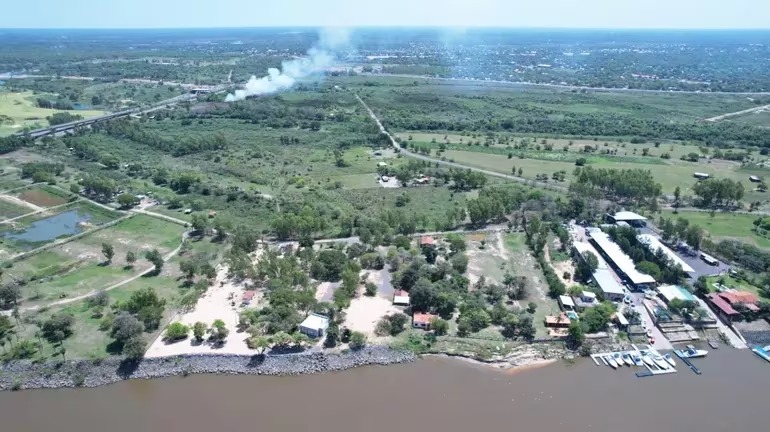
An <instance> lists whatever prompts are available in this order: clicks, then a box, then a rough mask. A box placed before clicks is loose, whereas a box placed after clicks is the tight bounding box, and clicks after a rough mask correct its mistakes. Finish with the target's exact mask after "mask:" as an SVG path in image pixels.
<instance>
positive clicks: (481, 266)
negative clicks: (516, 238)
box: [465, 232, 512, 286]
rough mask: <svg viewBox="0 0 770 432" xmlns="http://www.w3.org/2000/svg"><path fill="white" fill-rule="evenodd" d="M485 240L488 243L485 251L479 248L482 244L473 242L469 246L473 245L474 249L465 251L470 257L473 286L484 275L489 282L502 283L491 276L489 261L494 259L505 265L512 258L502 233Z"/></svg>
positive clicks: (469, 267)
mask: <svg viewBox="0 0 770 432" xmlns="http://www.w3.org/2000/svg"><path fill="white" fill-rule="evenodd" d="M485 238H486V240H487V241H486V243H485V245H484V249H480V248H479V246H481V243H480V242H479V243H476V242H471V243H469V246H470V245H473V247H468V249H467V250H466V251H465V255H466V256H467V257H468V280H469V281H470V284H471V286H473V285H475V284H476V282H478V280H479V278H481V276H482V275H483V276H484V277H485V278H486V280H487V282H493V283H501V282H502V281H501V280H497V278H496V277H495V275H494V274H490V271H489V262H488V261H489V260H490V259H494V260H496V261H497V260H499V261H500V262H501V263H503V264H504V263H508V262H509V261H510V259H511V258H512V256H511V253H510V251H509V250H508V248H506V247H505V240H504V238H503V234H502V233H500V232H496V233H494V234H491V235H490V236H487V237H485ZM485 264H486V267H485ZM501 277H502V275H501Z"/></svg>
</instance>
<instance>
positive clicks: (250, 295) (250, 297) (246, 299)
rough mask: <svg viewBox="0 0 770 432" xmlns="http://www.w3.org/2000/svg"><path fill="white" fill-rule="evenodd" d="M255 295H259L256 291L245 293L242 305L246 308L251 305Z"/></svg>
mask: <svg viewBox="0 0 770 432" xmlns="http://www.w3.org/2000/svg"><path fill="white" fill-rule="evenodd" d="M255 295H257V292H256V291H251V290H248V291H244V292H243V297H241V304H243V305H244V306H248V305H250V304H251V301H252V300H254V296H255Z"/></svg>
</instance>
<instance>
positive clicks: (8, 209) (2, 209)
mask: <svg viewBox="0 0 770 432" xmlns="http://www.w3.org/2000/svg"><path fill="white" fill-rule="evenodd" d="M32 211H33V210H32V209H30V208H29V207H25V206H20V205H18V204H14V203H12V202H10V201H7V200H5V199H3V198H2V197H0V220H5V219H9V218H14V217H17V216H21V215H25V214H27V213H30V212H32Z"/></svg>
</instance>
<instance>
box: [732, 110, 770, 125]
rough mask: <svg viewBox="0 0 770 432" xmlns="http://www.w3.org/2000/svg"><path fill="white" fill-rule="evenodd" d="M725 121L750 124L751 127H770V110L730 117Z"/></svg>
mask: <svg viewBox="0 0 770 432" xmlns="http://www.w3.org/2000/svg"><path fill="white" fill-rule="evenodd" d="M725 121H730V122H735V123H742V124H748V125H751V126H761V127H770V109H764V110H762V111H756V112H753V113H749V114H743V115H740V116H736V117H730V118H729V119H726V120H725Z"/></svg>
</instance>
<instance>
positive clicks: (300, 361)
mask: <svg viewBox="0 0 770 432" xmlns="http://www.w3.org/2000/svg"><path fill="white" fill-rule="evenodd" d="M416 359H417V356H416V355H415V354H414V353H412V352H410V351H402V350H394V349H391V348H388V347H385V346H369V347H366V348H363V349H361V350H358V351H349V352H343V353H302V354H284V355H254V356H244V355H229V354H214V355H211V354H206V355H181V356H172V357H159V358H148V359H144V360H142V361H141V362H139V363H138V364H133V365H130V364H126V363H124V362H121V361H120V360H118V359H107V360H79V361H67V362H62V361H60V362H47V363H31V362H22V361H16V362H11V363H7V364H4V365H0V390H28V389H43V388H47V389H57V388H71V387H100V386H104V385H108V384H113V383H116V382H120V381H125V380H128V379H153V378H168V377H172V376H187V375H192V374H228V375H242V374H243V375H272V376H283V375H305V374H314V373H321V372H331V371H342V370H346V369H352V368H356V367H359V366H366V365H390V364H400V363H410V362H413V361H415V360H416Z"/></svg>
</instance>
